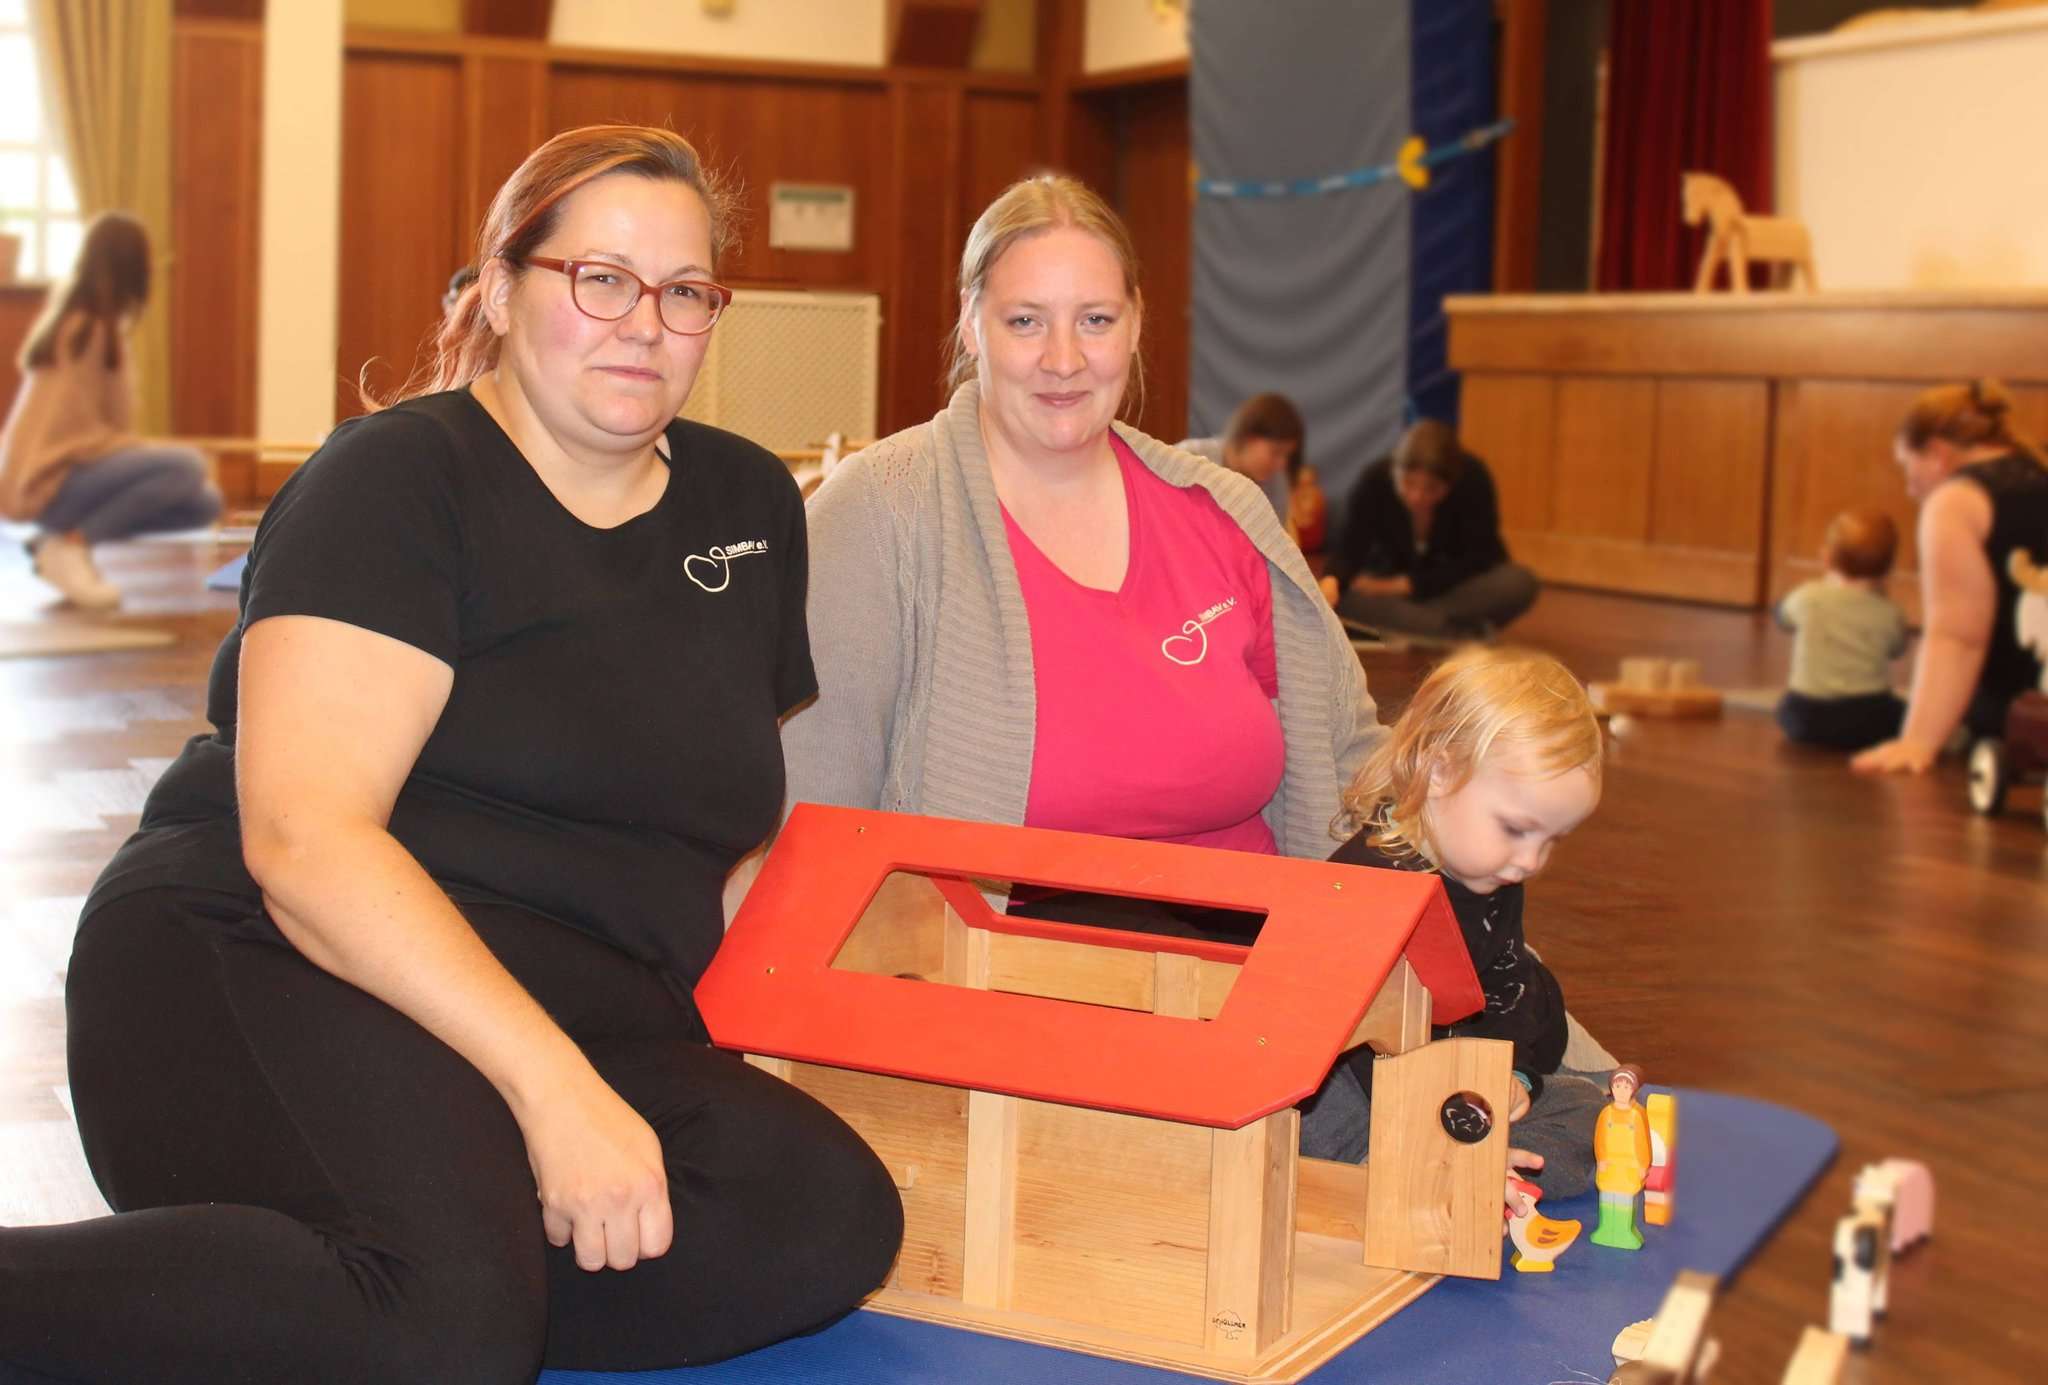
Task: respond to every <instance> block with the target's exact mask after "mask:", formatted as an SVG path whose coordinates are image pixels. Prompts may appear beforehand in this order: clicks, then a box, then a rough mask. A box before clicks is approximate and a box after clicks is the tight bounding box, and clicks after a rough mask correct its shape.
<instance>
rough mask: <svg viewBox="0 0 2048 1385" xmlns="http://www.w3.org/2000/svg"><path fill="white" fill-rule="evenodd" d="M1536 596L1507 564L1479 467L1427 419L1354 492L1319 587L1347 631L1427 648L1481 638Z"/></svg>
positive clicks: (1488, 479) (1531, 581)
mask: <svg viewBox="0 0 2048 1385" xmlns="http://www.w3.org/2000/svg"><path fill="white" fill-rule="evenodd" d="M1536 590H1537V588H1536V578H1535V576H1534V574H1532V573H1531V572H1530V571H1529V570H1528V569H1527V568H1525V567H1519V566H1517V565H1516V564H1515V563H1513V562H1510V561H1509V560H1508V549H1507V544H1506V542H1505V541H1503V540H1502V538H1501V535H1500V507H1499V504H1498V502H1497V501H1496V500H1495V499H1494V492H1493V477H1492V476H1491V475H1489V474H1488V472H1487V470H1486V463H1484V462H1482V461H1480V460H1479V459H1478V458H1477V457H1475V456H1473V455H1472V454H1471V453H1469V452H1467V451H1465V449H1464V448H1462V447H1460V446H1459V445H1458V435H1457V434H1456V433H1455V432H1453V431H1452V430H1451V427H1450V425H1449V424H1445V423H1439V422H1437V421H1436V420H1435V419H1427V418H1426V419H1423V420H1421V421H1420V422H1418V423H1416V424H1415V425H1413V426H1412V427H1410V428H1409V429H1408V431H1407V432H1406V433H1404V434H1402V436H1401V441H1400V442H1399V443H1398V444H1396V445H1395V448H1394V451H1393V454H1392V455H1391V456H1388V457H1382V458H1380V459H1379V460H1378V461H1376V462H1374V463H1373V464H1372V465H1371V466H1368V467H1367V468H1366V469H1365V471H1364V473H1363V474H1362V475H1361V476H1360V477H1359V478H1358V480H1357V482H1356V483H1355V484H1354V485H1353V487H1352V490H1351V499H1350V501H1349V502H1348V504H1347V505H1346V507H1345V523H1344V527H1343V530H1342V531H1341V533H1340V534H1339V535H1338V546H1337V548H1336V550H1335V551H1334V552H1332V553H1331V554H1330V561H1329V568H1328V572H1327V575H1325V576H1324V578H1323V594H1324V595H1325V596H1327V597H1328V598H1329V601H1330V604H1331V605H1333V606H1335V607H1336V608H1337V613H1338V614H1339V615H1341V616H1343V617H1344V619H1345V621H1346V622H1348V623H1350V624H1353V625H1361V626H1365V627H1368V628H1369V629H1372V630H1375V631H1381V630H1384V631H1394V632H1398V633H1402V634H1410V635H1421V636H1424V637H1426V638H1431V639H1466V638H1484V637H1486V636H1489V635H1491V634H1492V633H1493V632H1494V631H1496V630H1498V629H1500V628H1501V627H1502V626H1504V625H1506V624H1507V623H1508V622H1509V621H1511V620H1513V619H1515V617H1517V616H1519V615H1521V614H1522V613H1523V612H1524V611H1526V610H1528V609H1529V607H1530V606H1531V605H1533V604H1534V603H1535V601H1536Z"/></svg>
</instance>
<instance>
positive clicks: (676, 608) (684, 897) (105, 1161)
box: [0, 126, 902, 1382]
mask: <svg viewBox="0 0 2048 1385" xmlns="http://www.w3.org/2000/svg"><path fill="white" fill-rule="evenodd" d="M729 227H730V221H729V219H728V213H727V204H726V201H725V199H724V197H723V195H722V194H721V192H720V190H719V188H718V187H717V186H716V185H715V184H714V183H713V182H712V181H711V179H710V178H709V176H708V175H707V174H706V172H705V171H704V170H703V168H702V166H701V165H700V163H699V161H698V159H697V156H696V153H695V151H693V150H692V149H691V147H690V146H689V145H688V143H686V142H685V141H684V140H683V139H682V138H681V137H679V136H677V135H675V134H673V133H671V132H669V131H665V130H651V129H640V128H635V127H623V126H611V127H595V128H590V129H583V130H575V131H571V132H569V133H566V134H563V135H560V136H558V137H556V138H555V139H553V140H551V141H550V142H549V143H548V144H546V145H545V146H543V147H542V148H541V149H539V150H538V151H536V152H535V153H534V154H533V155H532V156H531V157H529V158H528V159H527V161H526V162H525V163H524V164H523V165H522V166H521V167H520V168H519V169H518V171H517V172H515V173H514V174H513V175H512V178H511V179H510V181H509V182H507V183H506V185H505V187H504V188H503V189H502V190H501V191H500V192H499V194H498V197H497V199H496V200H495V201H494V203H493V204H492V207H491V211H490V213H489V215H488V218H487V220H486V223H485V226H484V228H483V232H482V235H481V237H480V239H479V244H478V257H477V263H478V265H479V266H480V275H479V278H478V280H477V282H476V283H475V284H474V285H472V286H470V287H469V288H467V289H465V290H464V292H463V295H462V298H461V300H460V301H459V302H458V304H457V305H456V308H455V310H454V311H453V312H452V313H450V314H449V316H448V318H447V321H446V323H445V324H444V327H443V330H442V334H441V337H440V350H439V355H438V360H437V361H436V363H435V366H434V368H433V371H432V374H431V378H430V379H426V380H423V381H421V382H419V387H418V388H415V389H413V390H411V391H410V392H409V394H408V396H407V397H406V398H405V399H404V400H403V401H402V402H399V403H397V404H395V405H394V406H392V407H390V408H386V409H383V410H381V411H379V412H376V413H373V414H371V415H369V416H368V417H365V418H361V419H358V420H355V421H353V422H351V423H348V424H345V425H343V426H342V427H341V428H338V429H337V430H336V431H335V433H334V436H333V438H332V439H331V440H330V441H329V442H328V444H327V445H326V446H325V447H323V448H322V449H321V451H320V452H319V453H318V454H316V455H315V456H314V457H313V458H312V459H311V460H310V461H308V462H307V463H306V464H305V466H304V467H302V468H301V469H300V470H299V471H298V472H297V473H296V474H295V475H294V476H293V477H292V479H291V481H290V482H289V483H288V484H287V485H286V486H285V487H284V488H283V490H282V491H280V493H279V494H278V497H277V499H276V500H275V501H274V502H273V503H272V505H271V507H270V510H269V512H268V513H267V514H266V515H265V517H264V521H263V525H262V527H261V529H260V530H259V532H258V535H257V538H256V542H255V546H254V549H253V551H252V554H251V557H250V562H249V566H248V572H247V575H246V576H245V577H244V579H243V586H242V610H241V619H240V621H239V623H238V625H237V626H236V628H235V630H234V631H233V632H232V633H231V634H230V635H229V637H228V639H227V641H226V643H225V645H224V646H223V648H222V651H221V655H220V657H219V659H217V661H216V662H215V665H214V675H213V684H212V688H211V691H210V697H209V715H210V716H211V718H212V720H213V721H214V723H215V727H216V729H215V731H214V732H213V733H212V734H210V735H205V736H200V737H196V738H195V739H194V740H193V741H192V742H191V744H190V745H189V746H188V747H187V749H186V751H185V753H184V755H183V756H181V757H180V759H179V760H178V761H177V762H176V763H175V764H174V765H173V766H172V767H171V768H170V770H168V771H167V772H166V774H165V775H164V778H163V780H162V781H161V782H160V783H159V784H158V785H157V787H156V789H155V791H154V792H153V793H152V795H151V797H150V801H149V805H148V807H147V809H146V811H145V814H144V817H143V822H142V827H141V830H140V831H138V832H137V833H136V834H135V836H134V837H132V838H131V839H130V840H129V841H128V843H127V844H126V845H125V846H123V847H122V849H121V850H120V852H119V853H118V854H117V855H116V857H115V859H114V861H113V862H112V864H110V865H109V866H108V868H107V870H106V872H105V873H104V874H103V875H102V877H101V879H100V881H99V883H98V885H97V886H96V887H95V888H94V890H93V892H92V895H91V897H90V898H89V899H88V901H87V905H86V909H85V915H84V919H83V922H82V923H81V925H80V928H79V934H78V939H77V943H76V947H75V951H74V954H73V957H72V962H71V968H70V976H69V995H68V1004H69V1023H70V1031H69V1032H70V1045H71V1055H70V1056H71V1084H72V1092H73V1096H74V1099H75V1101H76V1106H77V1112H78V1118H79V1125H80V1129H81V1132H82V1134H83V1137H84V1141H85V1146H86V1151H87V1155H88V1158H89V1159H90V1161H91V1163H92V1166H93V1171H94V1174H95V1177H96V1178H97V1179H98V1181H99V1184H100V1186H101V1188H102V1190H103V1191H104V1192H105V1193H106V1195H107V1198H108V1201H109V1202H110V1203H111V1204H112V1205H113V1206H114V1208H115V1209H116V1215H115V1216H113V1217H112V1218H109V1219H107V1220H104V1221H99V1222H89V1223H81V1224H77V1225H73V1226H64V1227H51V1228H36V1229H26V1230H24V1229H10V1230H0V1363H4V1364H0V1381H5V1380H12V1379H15V1378H18V1377H17V1376H16V1375H14V1374H10V1368H19V1369H20V1372H21V1375H20V1377H19V1378H33V1379H41V1378H43V1377H44V1376H53V1377H57V1378H61V1379H64V1380H70V1381H133V1380H140V1379H148V1380H152V1381H160V1382H180V1381H189V1382H214V1381H221V1380H229V1379H238V1380H239V1379H254V1378H261V1379H266V1380H292V1381H367V1380H392V1381H397V1380H419V1381H427V1380H432V1381H506V1382H513V1381H526V1380H531V1379H532V1378H533V1377H534V1375H535V1374H536V1373H537V1372H538V1371H539V1369H540V1368H541V1367H542V1366H543V1364H545V1365H549V1366H557V1367H566V1368H575V1369H591V1370H633V1369H642V1368H651V1367H661V1366H671V1365H679V1364H683V1363H691V1362H699V1361H708V1360H713V1359H716V1358H719V1357H722V1356H729V1355H732V1354H734V1353H737V1352H741V1351H745V1350H748V1349H750V1348H752V1347H756V1346H760V1345H762V1344H764V1343H766V1342H770V1341H774V1340H776V1339H778V1338H781V1337H784V1336H787V1335H789V1334H791V1333H795V1332H800V1331H803V1330H806V1329H808V1328H812V1327H815V1326H817V1325H819V1324H821V1323H823V1322H825V1321H827V1320H829V1319H831V1318H832V1317H834V1316H836V1315H837V1314H839V1313H841V1312H844V1311H845V1310H846V1309H848V1308H849V1307H851V1306H852V1305H853V1304H854V1303H855V1302H857V1301H858V1299H859V1298H860V1296H861V1295H862V1294H864V1293H866V1292H867V1291H868V1290H870V1289H872V1288H874V1287H875V1286H876V1285H878V1284H879V1283H880V1282H881V1280H882V1277H883V1276H884V1275H885V1274H886V1273H887V1271H888V1268H889V1266H890V1264H891V1262H892V1260H893V1258H894V1256H895V1253H896V1248H897V1243H898V1240H899V1238H900V1234H901V1225H902V1223H901V1217H902V1212H901V1207H900V1204H899V1203H898V1201H897V1198H896V1194H895V1189H894V1187H893V1186H892V1184H891V1182H890V1180H889V1177H888V1174H887V1172H886V1170H884V1168H883V1167H882V1165H881V1164H880V1163H879V1161H877V1160H876V1158H875V1157H874V1155H873V1154H872V1153H871V1152H870V1151H869V1150H868V1149H867V1147H866V1146H865V1145H864V1144H862V1143H861V1142H860V1140H859V1139H858V1137H856V1136H855V1135H854V1134H853V1133H852V1131H850V1130H849V1129H848V1128H847V1127H846V1126H845V1125H843V1124H842V1123H840V1122H839V1120H838V1119H837V1118H836V1117H834V1116H832V1115H831V1114H830V1113H828V1112H827V1111H826V1110H825V1109H824V1108H823V1107H821V1106H819V1105H817V1104H816V1103H815V1102H813V1101H811V1100H810V1099H809V1098H808V1097H806V1096H804V1095H803V1094H801V1093H800V1092H798V1091H797V1090H796V1089H795V1088H793V1087H790V1086H787V1085H785V1084H783V1083H781V1082H778V1081H776V1080H774V1079H772V1078H769V1077H767V1076H766V1075H765V1074H763V1073H761V1072H759V1071H757V1070H755V1069H753V1068H751V1067H749V1066H747V1065H746V1064H744V1063H743V1062H741V1061H740V1060H739V1059H738V1058H736V1057H734V1056H731V1055H728V1054H723V1053H720V1052H717V1051H715V1050H713V1049H711V1048H710V1047H708V1045H707V1043H706V1041H705V1034H704V1030H703V1026H702V1024H701V1023H700V1021H699V1019H698V1017H697V1014H696V1011H695V1009H694V1007H693V1006H692V1003H691V999H690V993H691V987H692V985H693V983H694V982H695V980H696V978H697V977H698V975H699V974H700V973H701V971H702V970H703V968H704V965H705V963H706V962H707V961H708V960H709V958H710V956H711V954H712V952H713V950H714V949H715V948H716V947H717V945H718V941H719V938H720V936H721V915H720V907H719V893H720V885H721V881H722V878H723V876H724V874H725V872H726V871H727V870H728V869H729V867H730V866H731V864H732V863H733V862H734V860H736V859H737V858H738V857H739V856H740V855H741V854H742V853H744V852H746V851H747V850H748V849H750V848H751V847H752V846H754V845H755V844H756V843H757V842H758V841H760V840H761V839H762V838H763V837H764V836H765V835H766V834H767V833H768V831H769V830H770V829H771V828H772V827H773V826H774V823H775V821H776V814H777V810H778V808H779V807H780V804H781V801H782V788H783V774H782V761H781V755H780V751H779V746H778V741H777V724H778V719H779V718H780V717H781V716H782V715H783V714H785V713H787V712H788V711H789V710H790V709H791V708H793V707H794V706H796V705H797V704H798V703H800V702H802V701H803V700H804V699H806V698H808V697H809V696H810V695H811V694H812V692H813V690H814V687H815V683H814V679H813V673H812V668H811V661H810V655H809V651H808V647H807V642H806V638H805V628H804V611H803V592H804V575H805V534H804V523H803V511H802V508H801V504H800V502H799V500H798V497H797V493H796V488H795V486H794V485H793V484H792V483H791V481H790V479H789V477H788V475H787V473H786V471H785V470H784V469H783V467H782V466H781V464H780V463H779V462H777V461H776V459H775V458H774V457H772V456H771V455H769V454H768V453H766V452H764V451H762V450H761V449H759V448H757V447H754V446H753V445H751V444H749V443H746V442H744V441H742V440H741V439H739V438H736V437H733V436H731V435H728V434H725V433H721V432H718V431H717V430H715V429H711V428H707V427H703V426H700V425H696V424H691V423H684V422H679V421H678V420H677V419H676V413H677V411H678V410H679V409H680V408H681V406H682V404H683V401H684V399H685V398H686V397H687V396H688V394H689V391H690V385H691V382H692V380H693V379H694V378H695V375H696V373H697V369H698V367H699V365H700V363H701V362H702V360H703V357H704V350H705V344H706V341H707V337H706V333H707V332H708V331H709V330H710V329H711V328H712V326H713V324H714V323H715V322H716V321H717V318H718V316H719V314H720V312H721V311H722V310H723V308H724V307H725V304H726V302H727V301H728V297H729V295H728V294H727V292H726V290H724V289H723V288H721V287H719V286H718V284H717V283H716V282H715V280H714V278H713V275H714V271H715V270H716V267H717V259H718V252H719V251H720V250H721V249H722V248H723V246H724V242H725V239H726V236H727V235H728V234H729ZM31 1372H32V1373H33V1374H29V1373H31Z"/></svg>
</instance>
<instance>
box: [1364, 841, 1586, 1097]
mask: <svg viewBox="0 0 2048 1385" xmlns="http://www.w3.org/2000/svg"><path fill="white" fill-rule="evenodd" d="M1371 830H1372V829H1370V828H1367V829H1366V830H1365V831H1363V832H1360V833H1359V834H1358V835H1357V836H1355V837H1353V838H1352V839H1351V840H1350V841H1348V842H1346V843H1344V845H1342V846H1340V847H1338V848H1337V849H1336V851H1334V852H1333V853H1331V855H1330V859H1331V860H1332V861H1337V862H1340V863H1342V864H1344V865H1347V866H1379V867H1382V868H1384V869H1388V870H1413V871H1423V870H1428V869H1429V867H1428V866H1427V864H1425V863H1424V862H1422V861H1420V860H1417V859H1415V858H1413V857H1409V858H1407V859H1405V860H1396V859H1395V858H1393V857H1391V856H1389V855H1387V854H1386V853H1385V852H1383V851H1381V850H1380V849H1379V848H1377V847H1375V846H1373V845H1371V844H1370V843H1369V842H1368V841H1367V840H1366V838H1367V837H1368V836H1369V835H1370V834H1371ZM1436 876H1437V878H1438V879H1439V880H1441V881H1443V882H1444V893H1445V894H1446V895H1448V896H1449V897H1450V901H1451V912H1452V913H1453V914H1455V915H1457V918H1458V930H1459V931H1460V932H1461V933H1463V934H1464V935H1465V950H1466V951H1467V952H1469V953H1470V954H1471V955H1472V969H1473V970H1474V971H1476V972H1478V973H1479V986H1480V989H1481V990H1483V991H1484V992H1485V993H1486V1009H1485V1010H1484V1011H1482V1012H1481V1013H1479V1014H1477V1015H1472V1016H1470V1017H1468V1018H1466V1019H1462V1020H1460V1021H1458V1022H1457V1023H1456V1024H1440V1025H1437V1026H1435V1030H1434V1033H1435V1037H1437V1038H1439V1039H1448V1038H1452V1037H1454V1036H1455V1037H1459V1038H1471V1039H1507V1040H1509V1041H1510V1042H1512V1043H1513V1044H1514V1046H1515V1071H1516V1072H1518V1073H1520V1074H1521V1075H1522V1076H1524V1077H1526V1078H1528V1079H1529V1091H1530V1095H1531V1096H1532V1097H1534V1096H1535V1095H1537V1094H1538V1093H1540V1092H1541V1091H1542V1090H1543V1076H1544V1074H1545V1073H1552V1072H1556V1071H1557V1069H1558V1065H1559V1064H1560V1063H1562V1062H1563V1061H1564V1046H1565V1038H1566V1033H1565V1012H1564V992H1563V991H1562V990H1560V989H1559V988H1558V984H1557V978H1556V977H1554V976H1552V975H1551V974H1550V969H1549V968H1548V967H1546V966H1544V965H1543V963H1541V962H1539V961H1537V960H1536V958H1535V956H1534V955H1533V954H1532V953H1531V952H1530V951H1529V949H1528V947H1527V946H1526V945H1525V944H1524V943H1523V941H1522V887H1521V886H1520V885H1503V886H1501V887H1500V888H1499V889H1497V890H1495V891H1494V892H1493V893H1492V894H1474V893H1473V892H1472V891H1470V890H1468V889H1466V888H1465V887H1464V886H1463V885H1461V884H1459V883H1458V882H1457V881H1455V880H1453V879H1451V877H1450V876H1448V875H1445V874H1443V873H1442V872H1440V871H1439V872H1436ZM1372 1059H1373V1053H1372V1050H1371V1049H1370V1048H1367V1047H1365V1046H1363V1045H1361V1046H1359V1047H1358V1048H1355V1049H1353V1050H1352V1051H1351V1052H1349V1053H1347V1054H1345V1055H1344V1059H1343V1061H1344V1062H1347V1063H1349V1064H1350V1065H1351V1068H1352V1071H1354V1072H1356V1073H1357V1074H1358V1080H1359V1081H1360V1082H1361V1083H1362V1084H1364V1086H1365V1090H1366V1093H1367V1095H1370V1094H1371V1093H1372Z"/></svg>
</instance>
